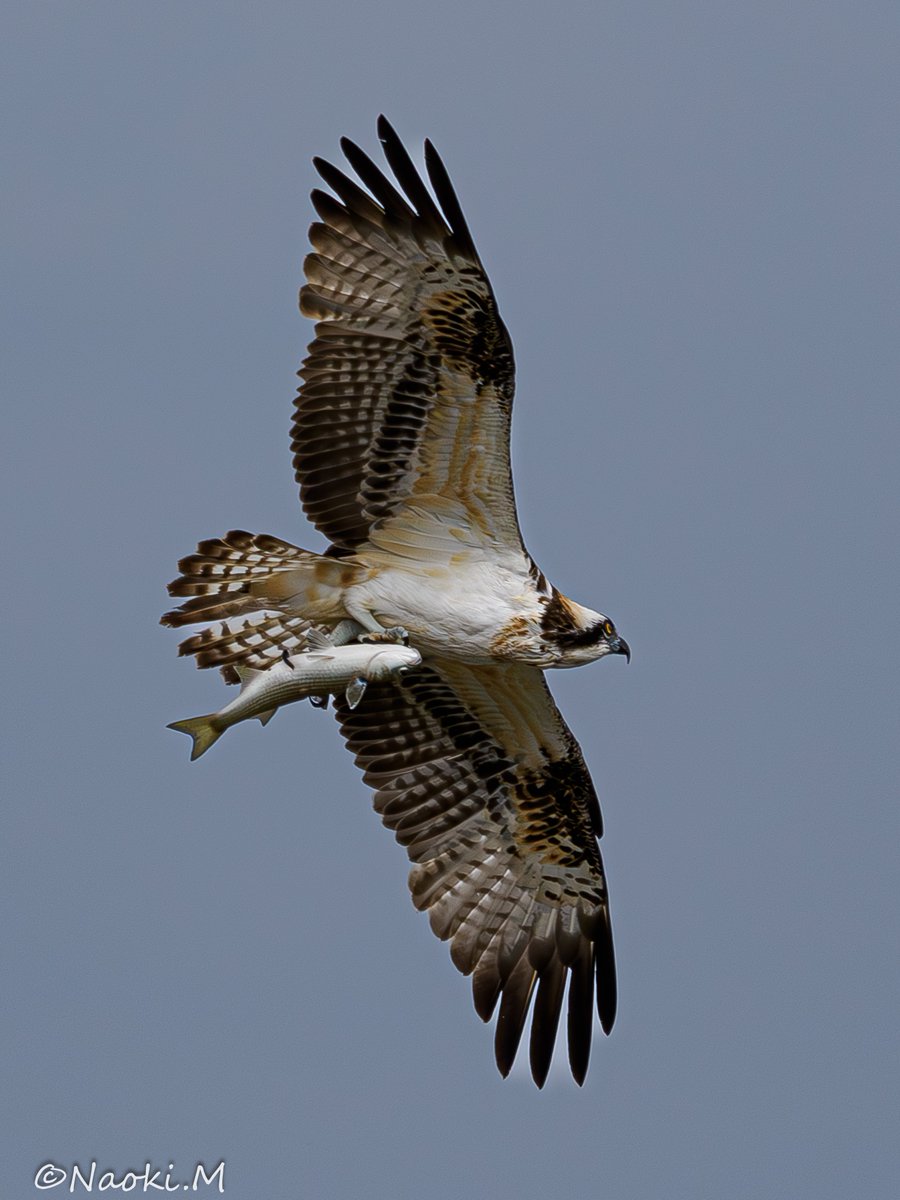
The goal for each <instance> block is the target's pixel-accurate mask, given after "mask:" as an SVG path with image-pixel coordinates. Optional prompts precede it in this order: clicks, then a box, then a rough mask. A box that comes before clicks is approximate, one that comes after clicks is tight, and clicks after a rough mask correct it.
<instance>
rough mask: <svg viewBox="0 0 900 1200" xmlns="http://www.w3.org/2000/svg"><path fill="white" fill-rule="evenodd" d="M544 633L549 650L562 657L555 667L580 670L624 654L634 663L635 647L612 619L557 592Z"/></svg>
mask: <svg viewBox="0 0 900 1200" xmlns="http://www.w3.org/2000/svg"><path fill="white" fill-rule="evenodd" d="M541 630H542V633H543V635H544V641H545V644H546V645H547V647H548V648H552V649H553V650H555V651H556V652H557V654H558V658H557V661H556V662H555V663H554V666H557V667H579V666H582V665H583V664H584V663H588V662H593V661H594V660H595V659H597V658H605V657H606V655H607V654H624V655H625V658H626V659H627V660H628V661H629V662H630V661H631V648H630V647H629V645H628V643H627V642H626V641H625V639H624V638H623V637H621V636H620V634H619V632H618V630H617V629H616V627H615V625H614V624H613V622H612V621H611V620H610V618H609V617H607V616H606V615H605V614H604V613H598V612H594V611H593V609H590V608H584V606H583V605H581V604H576V603H575V601H574V600H570V599H569V598H568V596H563V594H562V593H561V592H558V591H556V590H555V589H554V592H553V595H552V596H551V597H550V598H549V599H548V600H547V603H546V607H545V609H544V614H543V618H542V620H541Z"/></svg>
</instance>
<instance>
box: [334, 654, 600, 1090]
mask: <svg viewBox="0 0 900 1200" xmlns="http://www.w3.org/2000/svg"><path fill="white" fill-rule="evenodd" d="M338 719H339V720H340V723H341V728H342V731H343V734H344V737H345V738H346V741H347V746H348V748H349V749H350V750H351V751H352V753H353V754H354V755H355V757H356V762H357V765H358V766H360V767H361V768H362V769H363V771H364V773H365V774H364V777H365V780H366V782H367V783H368V784H370V786H371V787H373V788H374V789H375V807H376V809H377V810H378V812H379V813H380V814H381V817H382V820H383V821H384V823H385V824H386V825H387V826H388V828H390V829H393V830H394V832H395V835H396V837H397V840H398V841H399V842H400V843H401V844H402V845H405V846H406V847H407V851H408V853H409V856H410V858H411V859H412V860H413V862H414V863H415V864H416V865H415V867H414V868H413V870H412V873H411V874H410V879H409V884H410V889H411V891H412V897H413V903H414V904H415V905H416V907H417V908H419V909H421V910H424V911H427V912H428V914H429V917H430V919H431V927H432V929H433V930H434V932H435V933H436V934H437V935H438V937H440V938H444V939H450V953H451V957H452V959H453V961H454V963H455V964H456V966H457V967H458V968H459V969H460V970H461V971H463V972H464V973H465V974H470V973H471V974H472V977H473V979H472V983H473V992H474V999H475V1008H476V1010H477V1011H478V1013H479V1015H480V1016H481V1017H482V1019H483V1020H485V1021H487V1020H489V1019H490V1017H491V1015H492V1013H493V1011H494V1009H495V1007H496V1005H497V1002H498V1000H499V1002H500V1012H499V1016H498V1019H497V1027H496V1036H495V1053H496V1058H497V1065H498V1067H499V1068H500V1071H501V1072H502V1073H503V1074H504V1075H506V1074H507V1073H508V1072H509V1070H510V1068H511V1067H512V1064H513V1060H514V1058H515V1055H516V1051H517V1049H518V1046H519V1041H520V1039H521V1036H522V1031H523V1028H524V1025H525V1020H526V1017H527V1014H528V1009H529V1006H530V1005H531V1002H532V997H534V1012H533V1016H532V1022H531V1038H530V1059H531V1070H532V1074H533V1076H534V1079H535V1082H536V1083H537V1084H538V1085H539V1086H542V1085H543V1083H544V1080H545V1079H546V1076H547V1072H548V1070H549V1067H550V1059H551V1056H552V1053H553V1046H554V1042H555V1039H556V1032H557V1026H558V1022H559V1018H560V1013H561V1009H562V1003H563V997H564V992H565V989H566V982H567V979H568V1004H567V1013H568V1015H567V1025H568V1045H569V1063H570V1066H571V1069H572V1074H573V1075H574V1077H575V1079H576V1080H577V1081H578V1083H581V1082H583V1080H584V1077H585V1074H586V1072H587V1066H588V1058H589V1055H590V1047H591V1030H592V1026H593V1015H592V1013H593V1007H594V1000H595V998H596V1005H597V1011H598V1014H599V1017H600V1022H601V1024H602V1026H603V1029H604V1031H605V1032H607V1033H608V1032H609V1031H610V1029H611V1028H612V1024H613V1020H614V1018H615V1010H616V981H615V963H614V958H613V946H612V934H611V928H610V919H609V905H608V900H607V892H606V880H605V876H604V872H603V863H602V860H601V857H600V849H599V846H598V844H597V839H598V838H599V836H600V834H601V831H602V830H601V820H600V808H599V805H598V803H597V797H596V794H595V792H594V789H593V786H592V784H591V780H590V776H589V774H588V771H587V767H586V766H585V762H584V759H583V757H582V754H581V751H580V749H579V747H578V744H577V742H576V741H575V739H574V737H573V736H572V734H571V732H570V731H569V729H568V727H567V726H566V724H565V722H564V721H563V719H562V716H561V715H560V713H559V710H558V709H557V707H556V705H555V703H554V701H553V698H552V696H551V695H550V692H549V690H548V688H547V685H546V683H545V681H544V677H543V675H542V674H541V673H540V672H538V671H535V670H534V669H533V668H528V667H524V666H520V665H518V664H510V665H506V664H504V665H498V666H490V667H467V666H465V665H463V664H460V663H451V662H447V661H445V660H435V659H430V660H429V661H428V663H427V665H426V666H425V667H423V668H421V669H419V670H416V671H414V672H410V674H409V675H407V676H406V677H405V678H403V679H402V680H399V681H397V682H392V683H389V684H381V685H372V684H370V686H369V688H368V690H367V692H366V694H365V697H364V698H363V700H362V702H361V703H360V705H359V706H358V707H357V708H356V709H354V710H353V711H350V710H349V709H348V708H347V706H346V704H345V703H339V704H338Z"/></svg>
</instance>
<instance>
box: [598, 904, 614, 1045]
mask: <svg viewBox="0 0 900 1200" xmlns="http://www.w3.org/2000/svg"><path fill="white" fill-rule="evenodd" d="M595 954H596V956H597V1015H598V1017H599V1018H600V1024H601V1025H602V1026H603V1032H604V1033H607V1034H608V1033H609V1032H610V1030H611V1029H612V1027H613V1025H614V1024H615V1020H616V1004H617V990H616V959H615V953H614V951H613V941H612V929H611V928H610V924H609V915H608V914H607V916H606V920H605V921H604V923H603V927H602V929H601V930H600V931H599V933H598V936H597V940H596V943H595Z"/></svg>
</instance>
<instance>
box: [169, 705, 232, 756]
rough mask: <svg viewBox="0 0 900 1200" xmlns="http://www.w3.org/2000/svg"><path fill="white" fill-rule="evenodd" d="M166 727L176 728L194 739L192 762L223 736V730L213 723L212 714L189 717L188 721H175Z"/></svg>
mask: <svg viewBox="0 0 900 1200" xmlns="http://www.w3.org/2000/svg"><path fill="white" fill-rule="evenodd" d="M166 729H175V730H177V731H178V732H179V733H186V734H188V736H189V737H190V738H191V739H192V740H193V745H192V746H191V762H194V761H195V760H196V759H198V758H199V757H200V755H201V754H205V753H206V751H207V750H208V749H209V748H210V746H212V745H213V743H214V742H217V741H218V740H219V738H220V737H221V736H222V730H221V729H216V727H215V725H213V723H212V714H211V713H210V714H208V715H207V716H205V717H188V718H187V720H186V721H173V722H172V724H171V725H167V726H166Z"/></svg>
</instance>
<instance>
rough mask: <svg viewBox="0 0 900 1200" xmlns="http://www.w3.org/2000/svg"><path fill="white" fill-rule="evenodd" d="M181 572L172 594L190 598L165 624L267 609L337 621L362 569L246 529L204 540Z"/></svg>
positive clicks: (166, 617) (181, 564)
mask: <svg viewBox="0 0 900 1200" xmlns="http://www.w3.org/2000/svg"><path fill="white" fill-rule="evenodd" d="M178 569H179V571H180V572H181V574H180V575H179V577H178V578H177V579H175V580H173V581H172V582H171V583H170V584H169V595H170V596H184V597H186V599H185V601H184V603H183V604H181V605H180V607H178V608H176V609H173V610H172V611H171V612H167V613H166V614H165V615H164V616H163V618H162V623H163V624H164V625H173V626H176V627H177V626H181V625H193V624H197V623H200V622H203V621H222V620H225V619H227V618H229V617H237V616H243V615H245V614H248V613H260V612H264V611H269V612H288V613H289V614H291V615H293V616H299V617H302V618H303V619H304V620H308V621H311V622H313V621H315V622H319V621H322V622H325V623H334V622H335V621H339V620H341V619H342V618H343V617H344V616H345V615H346V614H345V613H344V611H343V608H342V606H341V592H342V590H343V588H344V587H346V586H347V585H348V584H350V583H351V582H352V581H353V579H354V578H355V575H356V573H357V572H358V570H359V568H358V567H356V566H354V565H353V564H352V563H347V562H342V561H341V560H340V559H338V558H331V557H329V556H327V555H324V554H313V553H312V552H311V551H309V550H301V549H300V547H299V546H292V545H291V544H290V543H289V542H283V541H281V540H280V539H279V538H275V537H271V536H270V535H269V534H265V533H261V534H252V533H246V532H245V531H244V530H241V529H233V530H232V531H231V532H230V533H226V534H225V536H224V537H221V538H210V539H209V540H207V541H204V542H201V543H200V544H199V546H198V547H197V551H196V553H195V554H189V555H188V556H187V558H183V559H182V560H181V561H180V562H179V564H178ZM187 653H193V650H188V651H187Z"/></svg>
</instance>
